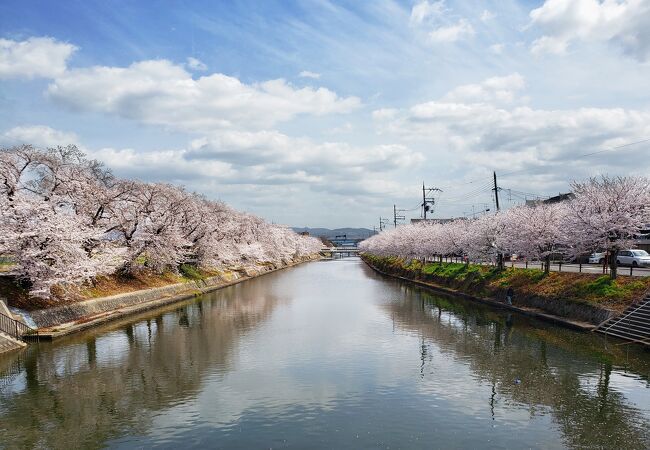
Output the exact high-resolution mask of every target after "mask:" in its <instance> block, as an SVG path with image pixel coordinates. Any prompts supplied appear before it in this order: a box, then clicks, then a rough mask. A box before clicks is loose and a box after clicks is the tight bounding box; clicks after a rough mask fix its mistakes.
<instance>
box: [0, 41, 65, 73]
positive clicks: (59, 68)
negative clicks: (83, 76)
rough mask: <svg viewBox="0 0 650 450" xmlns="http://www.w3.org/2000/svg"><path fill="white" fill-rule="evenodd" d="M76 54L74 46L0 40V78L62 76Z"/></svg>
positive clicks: (52, 42) (57, 43) (53, 42)
mask: <svg viewBox="0 0 650 450" xmlns="http://www.w3.org/2000/svg"><path fill="white" fill-rule="evenodd" d="M75 50H77V47H75V46H74V45H72V44H67V43H64V42H60V41H57V40H55V39H52V38H49V37H31V38H29V39H27V40H25V41H12V40H9V39H0V78H20V77H25V78H34V77H45V78H53V77H55V76H58V75H61V74H62V73H63V72H65V70H66V64H67V60H68V58H70V56H71V55H72V53H73V52H74V51H75Z"/></svg>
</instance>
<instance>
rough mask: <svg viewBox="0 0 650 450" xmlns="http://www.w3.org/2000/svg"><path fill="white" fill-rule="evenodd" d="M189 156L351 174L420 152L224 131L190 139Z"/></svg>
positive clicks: (405, 163) (391, 165)
mask: <svg viewBox="0 0 650 450" xmlns="http://www.w3.org/2000/svg"><path fill="white" fill-rule="evenodd" d="M185 157H186V158H187V159H190V160H219V161H225V162H228V163H230V164H232V165H233V166H245V167H256V166H265V170H270V171H273V172H278V173H280V174H281V173H294V172H296V171H305V173H309V174H313V175H328V174H330V173H331V172H335V173H341V174H347V175H350V174H351V173H360V172H362V171H371V172H386V171H391V170H394V169H397V168H408V167H412V166H413V165H415V164H417V163H420V162H422V160H423V157H422V155H421V154H419V153H416V152H413V151H411V150H410V149H409V148H408V147H405V146H403V145H377V146H372V147H355V146H352V145H350V144H347V143H342V142H325V143H314V142H313V141H311V140H310V139H306V138H292V137H289V136H287V135H285V134H282V133H280V132H278V131H258V132H241V131H232V132H223V133H219V134H217V135H215V136H212V137H204V138H201V139H196V140H194V141H192V144H191V146H190V150H189V151H188V153H187V154H186V155H185Z"/></svg>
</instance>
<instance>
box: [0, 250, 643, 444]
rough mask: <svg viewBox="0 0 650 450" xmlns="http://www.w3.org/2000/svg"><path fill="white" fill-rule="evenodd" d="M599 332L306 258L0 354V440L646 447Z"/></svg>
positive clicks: (629, 361) (634, 401) (635, 351)
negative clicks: (119, 319) (580, 330)
mask: <svg viewBox="0 0 650 450" xmlns="http://www.w3.org/2000/svg"><path fill="white" fill-rule="evenodd" d="M617 343H619V342H612V341H610V342H607V341H606V340H605V339H604V338H602V337H600V336H594V335H590V334H584V333H582V334H581V333H575V332H572V331H569V330H565V329H561V328H557V327H554V326H550V325H548V324H545V323H541V322H536V321H532V320H530V319H527V318H524V317H521V316H517V315H511V314H508V313H506V312H503V311H495V310H493V309H491V308H488V307H484V306H481V305H476V304H472V303H469V302H467V301H464V300H461V299H453V298H444V297H440V296H437V295H433V294H431V293H429V292H427V291H425V290H422V289H420V288H418V287H414V286H409V285H407V284H405V283H402V282H399V281H396V280H393V279H388V278H384V277H382V276H380V275H377V274H375V273H374V272H372V271H371V270H370V269H369V268H368V267H366V266H365V265H364V264H363V263H362V262H361V261H360V260H359V259H356V258H351V259H343V260H336V261H321V262H314V263H308V264H304V265H301V266H298V267H295V268H292V269H287V270H283V271H280V272H276V273H273V274H269V275H265V276H263V277H260V278H257V279H253V280H249V281H246V282H243V283H241V284H239V285H236V286H232V287H229V288H226V289H223V290H219V291H216V292H213V293H211V294H209V295H205V296H204V297H202V298H200V299H196V300H191V301H188V302H185V303H181V304H177V305H174V306H171V307H169V308H167V309H164V310H158V311H153V312H149V313H147V314H144V315H141V316H135V317H133V318H130V319H129V320H128V321H124V322H121V323H114V324H110V325H107V326H105V327H104V328H98V329H94V330H92V331H89V332H87V333H83V334H77V335H74V336H70V337H69V338H66V339H63V340H59V341H55V342H53V343H41V344H39V345H32V346H30V348H29V349H28V350H26V351H24V352H21V353H19V354H13V355H9V356H2V357H0V447H4V448H31V447H40V448H44V447H46V448H73V447H84V448H99V447H113V448H131V447H151V446H156V447H162V448H165V447H167V448H172V447H173V448H177V449H178V448H188V447H202V448H205V447H210V448H245V449H251V448H355V449H359V448H530V447H532V448H565V447H569V448H585V447H590V448H594V447H596V448H610V449H614V448H617V449H619V448H649V447H650V431H649V429H650V427H649V425H650V384H649V379H650V378H649V375H650V352H647V351H644V350H643V349H639V348H638V347H635V346H630V345H623V346H620V345H618V346H617V345H614V344H617Z"/></svg>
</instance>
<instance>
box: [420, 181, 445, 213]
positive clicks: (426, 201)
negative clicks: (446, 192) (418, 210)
mask: <svg viewBox="0 0 650 450" xmlns="http://www.w3.org/2000/svg"><path fill="white" fill-rule="evenodd" d="M436 191H438V192H442V189H438V188H436V187H432V188H427V187H425V186H424V181H423V182H422V217H424V220H427V211H429V209H433V208H432V207H433V206H434V205H435V204H436V199H435V198H434V197H427V194H428V195H431V193H432V192H436ZM429 205H431V208H430V207H429Z"/></svg>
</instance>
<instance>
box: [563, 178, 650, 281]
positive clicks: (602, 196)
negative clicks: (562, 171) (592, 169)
mask: <svg viewBox="0 0 650 450" xmlns="http://www.w3.org/2000/svg"><path fill="white" fill-rule="evenodd" d="M572 188H573V193H574V195H575V197H574V198H573V199H572V200H571V202H570V204H569V207H568V208H569V211H570V213H569V214H568V215H567V217H566V221H565V225H564V226H565V228H566V230H567V233H568V239H567V241H568V242H569V243H574V244H575V245H576V247H577V248H579V249H580V250H582V249H589V250H601V251H605V252H607V254H608V255H609V267H610V275H611V277H612V278H616V274H617V257H618V252H619V251H620V250H623V249H626V248H629V247H631V246H632V245H633V243H634V240H635V238H636V237H637V235H638V233H639V231H640V230H641V229H642V228H643V227H644V226H645V225H647V224H648V223H650V180H649V179H648V178H644V177H607V176H602V177H599V178H590V179H589V180H587V181H584V182H574V183H573V184H572Z"/></svg>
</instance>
